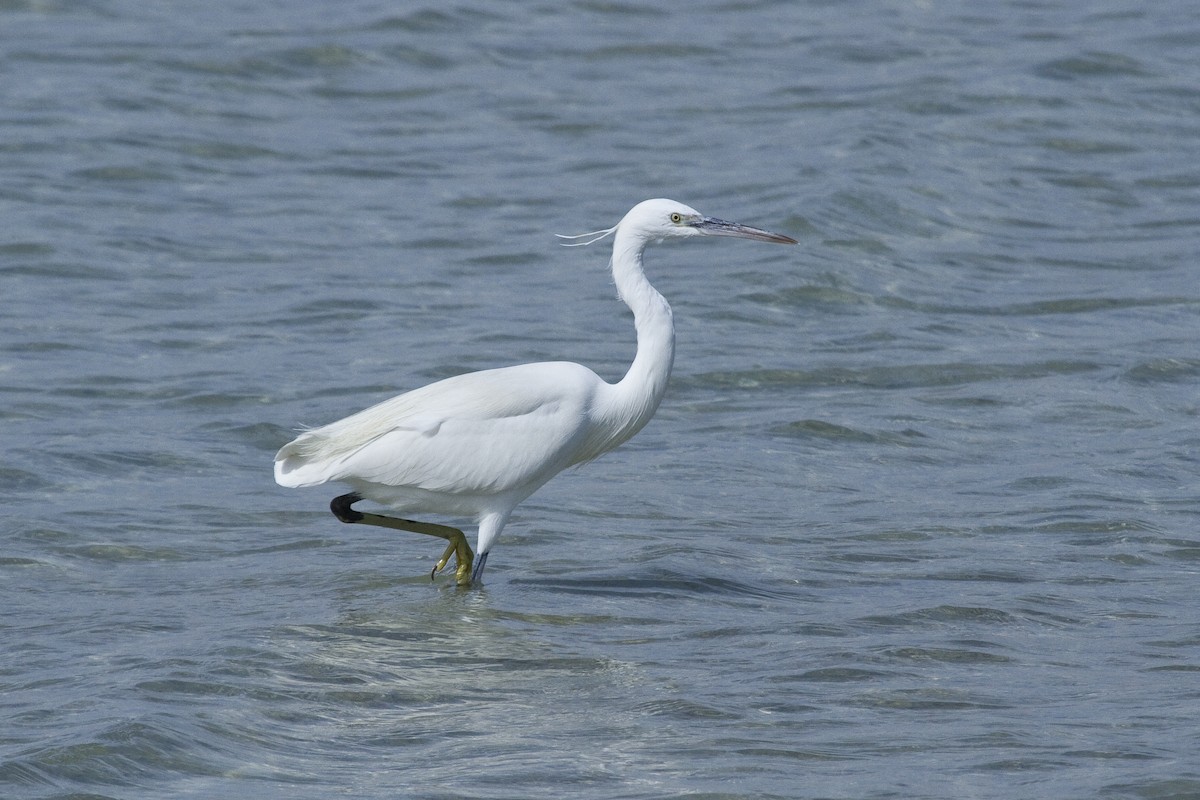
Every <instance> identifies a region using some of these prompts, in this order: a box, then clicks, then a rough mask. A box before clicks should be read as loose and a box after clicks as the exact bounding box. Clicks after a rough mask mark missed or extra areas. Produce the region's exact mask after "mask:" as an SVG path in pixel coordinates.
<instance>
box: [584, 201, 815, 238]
mask: <svg viewBox="0 0 1200 800" xmlns="http://www.w3.org/2000/svg"><path fill="white" fill-rule="evenodd" d="M617 231H621V232H623V233H626V234H629V235H632V236H633V237H635V238H636V239H640V240H641V241H643V242H661V241H662V240H664V239H679V238H685V237H688V236H732V237H736V238H739V239H756V240H758V241H760V242H776V243H778V244H796V243H797V242H796V240H795V239H793V238H792V237H790V236H784V235H782V234H778V233H771V232H770V231H764V230H762V229H761V228H753V227H751V226H749V225H742V224H740V223H737V222H726V221H725V220H723V219H716V218H714V217H706V216H704V215H703V214H701V213H700V212H699V211H697V210H696V209H694V208H692V207H691V206H685V205H684V204H683V203H677V202H675V201H674V200H666V199H663V198H657V199H654V200H643V201H642V202H640V203H638V204H637V205H636V206H634V207H633V208H631V209H630V210H629V213H628V214H626V215H625V217H624V218H623V219H622V220H621V221H620V222H619V223H617V224H616V225H615V226H614V227H612V228H609V229H607V230H603V231H593V232H592V233H585V234H580V235H579V236H562V237H560V238H563V239H577V238H578V239H582V238H585V237H594V238H589V239H588V240H587V241H585V242H576V243H574V244H578V245H583V244H591V243H592V242H594V241H597V240H598V239H603V238H604V237H605V236H608V235H609V234H612V233H616V232H617Z"/></svg>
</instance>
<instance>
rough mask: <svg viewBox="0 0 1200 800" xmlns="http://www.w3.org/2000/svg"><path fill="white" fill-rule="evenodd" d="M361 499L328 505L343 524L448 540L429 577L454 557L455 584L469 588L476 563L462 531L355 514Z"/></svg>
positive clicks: (343, 497) (342, 498) (345, 498)
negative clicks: (472, 566) (355, 507)
mask: <svg viewBox="0 0 1200 800" xmlns="http://www.w3.org/2000/svg"><path fill="white" fill-rule="evenodd" d="M359 500H362V495H360V494H358V493H357V492H350V493H349V494H343V495H339V496H337V497H335V498H333V500H332V501H331V502H330V503H329V510H330V511H332V512H333V515H334V516H335V517H337V518H338V519H339V520H341V521H342V522H357V523H360V524H363V525H377V526H378V527H380V528H391V529H393V530H400V531H410V532H412V533H423V534H425V535H427V536H436V537H438V538H439V539H445V540H446V541H447V542H449V545H448V546H447V547H446V552H444V553H442V557H441V558H439V559H438V561H437V563H436V564H435V565H434V567H433V572H431V573H430V574H429V577H430V578H432V577H433V576H434V575H437V574H438V573H439V572H441V571H442V570H443V569H445V567H446V565H447V564H449V563H450V556H452V555H453V556H454V557H455V558H456V560H457V561H458V565H457V566H456V567H455V568H454V580H455V582H456V583H457V584H458V585H459V586H469V585H470V584H471V577H472V574H471V563H472V562H473V561H474V560H475V553H474V552H472V551H471V546H470V545H469V544H467V537H466V536H464V535H463V532H462V531H461V530H459V529H458V528H452V527H450V526H449V525H437V524H435V523H432V522H417V521H416V520H411V519H401V518H399V517H387V516H384V515H383V514H367V513H364V512H362V511H355V510H354V508H353V505H354V504H355V503H357V502H358V501H359ZM481 566H482V565H481Z"/></svg>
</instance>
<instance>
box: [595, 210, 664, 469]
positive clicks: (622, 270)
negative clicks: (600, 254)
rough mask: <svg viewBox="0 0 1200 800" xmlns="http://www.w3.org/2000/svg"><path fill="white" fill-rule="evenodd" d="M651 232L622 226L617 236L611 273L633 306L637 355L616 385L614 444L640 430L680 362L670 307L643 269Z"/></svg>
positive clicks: (648, 418) (621, 292) (620, 290)
mask: <svg viewBox="0 0 1200 800" xmlns="http://www.w3.org/2000/svg"><path fill="white" fill-rule="evenodd" d="M646 244H647V240H646V237H645V236H643V235H641V234H640V233H639V232H630V231H627V230H626V229H625V228H624V227H623V226H622V227H618V228H617V233H616V236H615V238H614V240H613V255H612V274H613V283H615V284H616V286H617V293H618V294H619V295H620V297H621V300H623V301H624V302H625V305H627V306H629V308H630V310H632V311H633V324H634V328H635V329H636V330H637V354H636V355H635V356H634V359H633V363H632V364H631V365H630V366H629V371H628V372H626V373H625V377H624V378H622V379H621V381H620V382H618V383H617V384H616V386H615V387H614V389H615V391H614V393H613V408H612V409H611V412H612V413H613V416H614V417H616V418H617V419H620V420H621V425H620V427H619V428H618V429H617V430H615V431H614V432H613V436H612V439H611V444H610V446H611V447H615V446H617V445H618V444H620V443H621V442H624V441H626V440H627V439H629V437H631V436H633V435H634V434H635V433H637V432H638V431H639V430H641V429H642V428H643V427H644V426H645V425H646V423H647V422H649V421H650V418H651V417H653V416H654V412H655V411H656V410H657V409H658V404H659V402H660V401H661V400H662V397H663V393H664V392H666V390H667V380H668V379H669V378H670V377H671V365H672V364H673V363H674V361H675V326H674V324H673V322H672V319H671V306H670V305H668V303H667V300H666V298H664V297H663V296H662V295H661V294H659V293H658V290H656V289H655V288H654V287H653V286H651V285H650V281H648V280H646V274H645V272H644V271H643V268H642V253H643V252H644V251H645V249H646Z"/></svg>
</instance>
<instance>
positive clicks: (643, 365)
mask: <svg viewBox="0 0 1200 800" xmlns="http://www.w3.org/2000/svg"><path fill="white" fill-rule="evenodd" d="M609 235H612V236H613V252H612V263H611V266H612V275H613V282H614V283H615V284H616V287H617V292H618V294H619V295H620V297H621V299H622V300H623V301H624V302H625V303H626V305H628V306H629V308H630V309H631V310H632V311H633V321H634V327H635V328H636V330H637V354H636V355H635V356H634V359H633V364H632V365H631V366H630V367H629V371H628V372H627V373H626V374H625V377H624V378H622V379H621V380H620V381H618V382H617V383H608V382H606V381H604V380H603V379H601V378H600V377H599V376H597V375H596V373H594V372H592V371H591V370H590V369H588V368H587V367H584V366H581V365H580V364H574V363H571V362H568V361H551V362H545V363H539V364H521V365H519V366H514V367H504V368H501V369H490V370H483V371H481V372H471V373H467V374H465V375H458V376H455V377H453V378H447V379H446V380H442V381H438V382H436V383H432V384H429V385H428V386H424V387H422V388H420V389H414V390H413V391H411V392H407V393H405V394H402V395H399V396H397V397H393V398H392V399H390V400H385V401H383V402H382V403H379V404H378V405H375V406H372V407H371V408H368V409H366V410H365V411H360V412H359V413H357V414H354V415H351V416H349V417H346V418H345V419H342V420H339V421H337V422H334V423H331V424H329V425H325V426H324V427H320V428H315V429H312V430H308V431H305V432H304V433H302V434H301V435H300V436H299V437H297V438H296V439H295V440H294V441H292V442H291V443H289V444H287V445H284V446H283V448H282V449H280V451H279V452H278V453H277V454H276V456H275V480H276V481H277V482H278V483H279V484H280V485H282V486H288V487H302V486H317V485H320V484H324V483H330V482H337V483H342V484H346V485H348V486H349V487H350V488H351V489H352V491H351V492H350V493H348V494H344V495H340V496H339V497H337V498H335V499H334V500H333V502H332V503H331V505H330V507H331V509H332V511H333V513H334V514H335V515H336V516H337V517H338V519H340V520H341V521H343V522H359V523H366V524H370V525H380V526H383V527H389V528H397V529H400V530H408V531H414V532H417V533H425V534H429V535H432V536H438V537H440V538H443V539H446V540H447V542H448V546H447V547H446V550H445V552H444V553H443V554H442V557H441V558H440V559H439V560H438V561H437V563H436V565H435V566H434V568H433V574H435V575H436V574H437V572H439V571H440V570H441V569H443V568H444V567H445V566H446V564H447V563H449V560H450V557H451V556H452V555H453V556H454V557H455V558H456V560H457V566H456V569H455V579H456V580H457V582H458V583H459V584H461V585H467V584H470V583H472V582H473V581H477V580H479V578H480V576H481V575H482V574H483V567H484V564H485V563H486V562H487V557H488V553H490V552H491V549H492V546H493V545H494V544H495V543H496V538H497V537H498V536H499V535H500V532H501V531H502V530H503V529H504V524H505V523H506V522H507V521H508V517H509V515H510V514H511V513H512V510H513V509H514V508H515V507H516V506H517V504H518V503H520V502H521V501H522V500H524V499H525V498H527V497H529V495H531V494H533V492H535V491H536V490H537V489H538V488H539V487H541V486H542V485H543V484H544V483H546V481H548V480H550V479H551V478H552V477H554V476H555V475H557V474H558V473H559V472H561V471H562V470H564V469H566V468H567V467H569V466H572V465H573V464H580V463H582V462H585V461H590V460H591V459H593V458H596V457H597V456H600V455H602V454H604V453H607V452H608V451H610V450H612V449H614V448H615V447H617V446H618V445H620V444H621V443H622V442H625V441H627V440H628V439H629V438H630V437H631V436H633V435H634V434H635V433H637V432H638V431H639V430H641V429H642V427H643V426H645V424H646V423H647V422H649V420H650V418H651V417H652V416H654V412H655V411H656V410H657V409H658V404H659V402H660V401H661V400H662V397H663V392H665V391H666V387H667V379H668V378H669V377H670V375H671V364H672V362H673V360H674V358H675V328H674V325H673V324H672V321H671V307H670V306H669V305H667V301H666V300H665V299H664V298H663V296H662V295H661V294H659V293H658V292H657V291H656V290H655V288H654V287H653V286H651V285H650V282H649V281H648V280H646V275H645V273H644V272H643V270H642V254H643V252H644V251H645V249H646V245H648V244H650V243H651V242H658V241H662V240H665V239H683V238H688V237H693V236H705V235H708V236H734V237H740V238H743V239H757V240H759V241H764V242H778V243H783V244H795V243H796V240H795V239H792V238H790V237H788V236H781V235H780V234H777V233H770V232H768V231H764V230H760V229H758V228H752V227H750V226H748V225H740V224H737V223H732V222H725V221H724V220H718V219H713V218H711V217H705V216H702V215H701V214H700V213H698V212H697V211H696V210H695V209H692V208H689V207H688V206H685V205H683V204H682V203H676V202H674V201H673V200H661V199H660V200H646V201H645V202H642V203H639V204H638V205H636V206H634V207H633V209H631V210H630V211H629V213H628V214H626V215H625V217H624V218H623V219H622V220H621V221H620V222H619V223H617V225H616V226H615V227H613V228H609V229H607V230H604V231H596V232H594V233H593V234H583V236H578V237H563V238H567V239H581V238H584V237H593V238H590V239H588V240H587V241H584V242H581V244H590V243H591V242H594V241H596V240H598V239H602V238H604V237H605V236H609ZM363 499H366V500H372V501H374V502H376V503H380V504H382V505H385V506H389V507H391V508H393V509H395V510H397V511H399V512H401V513H404V514H416V515H424V514H437V515H445V516H451V517H471V518H474V520H475V521H476V523H477V524H478V527H479V533H478V538H477V540H476V553H472V551H471V548H470V546H469V545H468V544H467V541H466V538H465V537H464V535H463V532H462V531H461V530H459V529H458V528H452V527H450V526H447V525H438V524H434V523H427V522H417V521H414V520H408V519H401V518H397V517H390V516H384V515H381V514H370V513H364V512H360V511H357V510H355V509H354V508H353V504H354V503H356V502H358V501H359V500H363ZM476 554H477V560H476ZM472 564H474V568H473V569H472Z"/></svg>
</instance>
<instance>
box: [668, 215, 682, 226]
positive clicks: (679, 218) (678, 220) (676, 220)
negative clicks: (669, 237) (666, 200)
mask: <svg viewBox="0 0 1200 800" xmlns="http://www.w3.org/2000/svg"><path fill="white" fill-rule="evenodd" d="M671 222H674V223H675V224H676V225H678V224H679V223H681V222H683V215H682V214H680V213H679V212H675V213H674V214H672V215H671Z"/></svg>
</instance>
